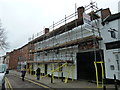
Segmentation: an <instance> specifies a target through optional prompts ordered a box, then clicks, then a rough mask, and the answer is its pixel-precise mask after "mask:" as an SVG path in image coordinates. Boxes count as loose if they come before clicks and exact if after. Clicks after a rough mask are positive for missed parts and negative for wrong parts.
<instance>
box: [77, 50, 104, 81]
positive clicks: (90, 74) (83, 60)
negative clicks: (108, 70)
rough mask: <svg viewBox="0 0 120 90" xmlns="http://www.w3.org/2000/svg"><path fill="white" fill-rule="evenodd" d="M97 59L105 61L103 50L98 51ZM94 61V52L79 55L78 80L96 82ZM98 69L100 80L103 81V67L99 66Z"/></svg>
mask: <svg viewBox="0 0 120 90" xmlns="http://www.w3.org/2000/svg"><path fill="white" fill-rule="evenodd" d="M96 59H97V60H96V61H102V60H103V50H99V51H96ZM94 61H95V54H94V51H91V52H81V53H77V79H86V80H96V71H95V66H94ZM97 68H98V74H99V75H98V79H99V80H102V69H101V65H100V64H97Z"/></svg>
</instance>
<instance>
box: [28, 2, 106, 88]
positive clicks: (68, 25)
mask: <svg viewBox="0 0 120 90" xmlns="http://www.w3.org/2000/svg"><path fill="white" fill-rule="evenodd" d="M94 3H95V2H91V3H90V4H89V5H88V6H86V7H85V11H87V10H89V9H92V11H91V12H90V13H89V15H90V16H91V20H92V21H94V20H95V21H94V22H95V24H96V26H95V25H92V30H91V31H90V30H87V29H86V30H87V31H88V32H89V33H92V35H89V36H85V37H84V34H83V31H82V28H83V26H82V25H83V24H84V22H83V17H82V18H78V19H77V18H76V16H77V15H78V13H77V11H76V6H75V13H73V14H71V15H69V16H68V17H66V16H65V18H64V19H62V20H60V21H59V22H57V23H54V22H53V25H52V26H50V27H49V28H50V29H52V31H51V32H49V33H47V34H44V35H42V36H40V37H38V38H36V39H34V40H33V41H31V43H37V42H39V41H44V40H47V39H48V38H50V37H53V40H54V39H56V35H59V34H62V33H64V32H68V38H66V40H67V39H70V33H69V31H70V30H71V29H73V28H76V27H78V26H80V25H81V36H82V38H77V32H76V39H75V40H69V41H65V42H64V43H59V44H57V45H54V43H53V46H47V47H43V48H41V49H37V50H31V51H30V53H32V54H34V53H40V52H43V53H45V52H47V51H53V52H55V50H59V49H60V48H66V49H67V48H68V47H70V46H71V47H72V48H73V46H75V45H79V44H81V43H83V42H88V41H92V42H93V47H94V55H95V62H94V65H95V71H96V83H97V87H99V85H98V83H99V80H98V71H97V64H101V68H102V80H103V79H104V69H103V61H101V62H97V60H96V46H97V44H98V43H97V41H99V40H102V37H101V34H100V31H99V28H98V27H97V23H96V20H97V19H99V18H100V17H99V16H98V15H97V14H96V13H95V11H96V10H98V8H97V7H96V6H95V5H94ZM94 10H95V11H94ZM74 17H75V19H74V20H73V18H74ZM67 20H72V21H70V22H68V23H66V22H67ZM92 21H91V22H92ZM63 23H64V25H62V26H60V27H59V25H61V24H63ZM55 27H57V28H55ZM95 32H98V35H95ZM53 42H54V41H53ZM56 57H57V56H56ZM66 57H67V51H66ZM101 57H102V56H101ZM54 58H55V57H54V54H53V60H47V61H45V60H43V61H28V62H27V63H29V64H35V63H36V64H40V65H38V66H40V67H41V69H42V73H44V71H45V70H44V65H45V64H51V65H52V67H51V69H52V70H48V71H49V72H50V73H51V77H52V80H54V73H55V72H63V70H60V69H62V68H63V67H64V68H66V71H64V72H66V74H67V75H66V77H65V81H64V82H65V83H67V82H68V78H69V76H70V74H71V73H70V70H71V71H72V80H73V79H74V67H75V65H74V61H73V57H72V55H71V58H72V61H71V60H67V59H66V60H59V59H58V60H54ZM101 59H102V58H101ZM56 63H58V64H60V65H58V66H57V68H56V69H55V64H56ZM69 65H70V66H71V67H70V69H67V68H69V67H68V66H69ZM32 71H33V68H32V65H31V66H30V73H31V74H32ZM50 73H48V74H46V75H43V74H42V77H45V76H48V75H49V74H50ZM59 77H60V73H58V78H59ZM102 87H103V81H102Z"/></svg>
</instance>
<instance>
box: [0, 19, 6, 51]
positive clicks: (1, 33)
mask: <svg viewBox="0 0 120 90" xmlns="http://www.w3.org/2000/svg"><path fill="white" fill-rule="evenodd" d="M6 40H7V37H6V32H5V29H4V28H3V27H2V24H1V21H0V49H3V50H4V49H7V48H8V42H7V41H6Z"/></svg>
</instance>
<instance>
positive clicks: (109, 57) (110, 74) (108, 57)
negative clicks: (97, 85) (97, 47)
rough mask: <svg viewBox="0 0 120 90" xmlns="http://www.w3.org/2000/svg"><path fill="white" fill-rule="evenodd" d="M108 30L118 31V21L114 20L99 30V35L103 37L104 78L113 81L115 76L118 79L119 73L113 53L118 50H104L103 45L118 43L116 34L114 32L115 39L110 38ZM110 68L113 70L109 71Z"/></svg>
mask: <svg viewBox="0 0 120 90" xmlns="http://www.w3.org/2000/svg"><path fill="white" fill-rule="evenodd" d="M110 28H112V29H115V30H117V31H118V20H114V21H111V22H109V23H106V24H105V26H104V27H102V28H101V35H102V37H103V40H102V43H101V46H102V49H103V50H104V62H105V72H106V78H108V79H113V78H114V74H115V75H116V77H117V79H118V78H119V77H118V74H119V72H118V66H117V62H116V54H115V52H118V49H111V50H106V46H105V43H108V42H114V41H118V32H115V33H116V37H117V38H112V37H111V33H110V32H109V31H108V30H110ZM119 62H120V61H119ZM111 66H113V67H114V70H112V69H111ZM119 66H120V65H119Z"/></svg>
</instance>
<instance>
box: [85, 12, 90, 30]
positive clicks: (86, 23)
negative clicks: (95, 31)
mask: <svg viewBox="0 0 120 90" xmlns="http://www.w3.org/2000/svg"><path fill="white" fill-rule="evenodd" d="M83 22H84V27H85V29H87V30H89V31H92V25H91V19H90V16H89V15H88V14H86V13H83Z"/></svg>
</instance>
